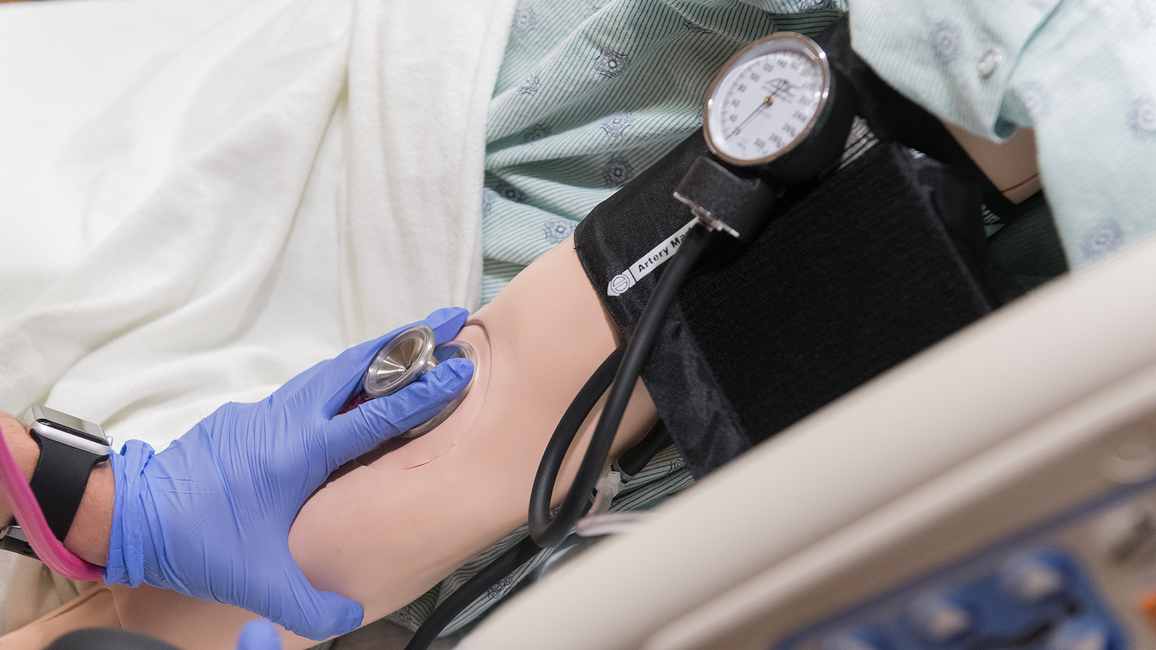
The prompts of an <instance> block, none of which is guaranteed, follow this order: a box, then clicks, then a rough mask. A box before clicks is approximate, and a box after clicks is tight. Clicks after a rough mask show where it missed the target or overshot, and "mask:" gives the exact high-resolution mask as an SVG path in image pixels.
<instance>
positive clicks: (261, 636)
mask: <svg viewBox="0 0 1156 650" xmlns="http://www.w3.org/2000/svg"><path fill="white" fill-rule="evenodd" d="M237 650H281V637H279V636H277V628H275V627H273V624H272V623H270V622H269V621H266V620H265V619H261V620H257V621H250V622H248V623H246V624H245V627H243V628H241V635H240V636H238V637H237Z"/></svg>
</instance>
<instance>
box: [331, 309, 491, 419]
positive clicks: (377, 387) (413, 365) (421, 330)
mask: <svg viewBox="0 0 1156 650" xmlns="http://www.w3.org/2000/svg"><path fill="white" fill-rule="evenodd" d="M450 359H469V360H470V361H471V362H472V363H474V364H475V365H476V364H477V362H478V355H477V353H476V352H475V351H474V348H473V346H471V345H470V344H469V343H466V342H465V341H449V342H447V343H442V344H441V345H437V341H436V337H435V336H434V331H433V330H432V329H430V328H429V327H427V326H425V325H411V326H409V327H407V328H405V329H403V330H402V331H400V332H398V333H397V335H396V336H394V337H393V338H391V339H390V340H389V341H387V342H386V343H385V345H382V346H381V347H380V348H378V350H377V354H375V355H374V356H373V361H371V362H370V363H369V368H367V369H366V371H365V377H364V378H363V379H362V382H361V390H360V391H358V392H357V393H356V394H354V395H353V396H352V397H351V398H350V399H349V401H348V402H346V404H345V407H344V408H342V409H341V412H343V413H344V412H345V411H348V410H351V409H353V408H355V407H356V406H357V405H358V404H361V403H363V402H366V401H369V400H371V399H377V398H378V397H386V396H389V395H393V394H394V393H396V392H397V391H399V390H401V389H402V388H405V387H406V386H408V385H410V384H412V383H413V382H415V381H417V380H419V379H421V377H422V375H424V374H425V373H427V372H429V371H430V370H433V369H434V368H435V367H436V366H437V365H438V364H439V363H444V362H446V361H449V360H450ZM473 383H474V379H473V377H472V376H471V377H470V380H469V382H467V383H466V385H465V387H463V388H462V389H461V390H459V391H458V393H457V395H455V396H454V399H453V401H452V402H450V403H449V404H448V405H446V407H445V408H443V409H442V410H441V411H438V413H437V414H436V415H434V416H433V417H432V418H430V419H429V420H426V421H425V422H422V423H421V424H419V425H417V426H415V427H413V428H412V429H410V430H408V431H406V432H405V433H402V434H401V435H399V436H398V438H403V439H412V438H417V437H420V436H423V435H425V434H427V433H429V432H430V431H433V430H434V428H436V427H437V426H438V425H439V424H441V423H442V422H444V421H445V419H446V418H448V417H449V416H450V414H451V413H453V412H454V410H456V409H457V408H458V406H459V405H460V404H461V403H462V400H464V399H465V398H466V394H467V393H469V392H470V387H471V386H473Z"/></svg>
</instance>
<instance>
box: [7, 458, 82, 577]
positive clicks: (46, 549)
mask: <svg viewBox="0 0 1156 650" xmlns="http://www.w3.org/2000/svg"><path fill="white" fill-rule="evenodd" d="M0 489H3V490H4V493H5V494H7V495H8V499H9V500H10V501H11V503H12V510H13V512H15V513H16V521H18V522H20V529H21V530H22V531H24V535H25V537H27V538H28V543H29V544H31V545H32V549H33V550H35V551H36V555H37V556H39V557H40V559H41V561H43V562H44V563H45V564H47V565H48V568H49V569H52V570H53V571H55V572H56V573H59V574H60V575H62V576H64V577H65V578H68V579H70V580H101V579H102V578H103V576H102V574H101V572H100V567H98V566H96V565H95V564H91V563H89V562H85V561H84V560H82V559H80V558H78V557H76V556H75V555H73V554H72V553H71V552H69V550H68V549H66V548H64V544H61V543H60V542H59V541H58V540H57V539H56V537H55V536H54V535H53V534H52V530H51V529H49V528H48V521H46V520H45V519H44V513H43V512H41V510H40V504H38V503H36V497H35V496H34V495H33V494H32V488H30V487H28V484H27V483H25V482H24V474H23V473H22V472H21V471H20V468H19V467H18V466H17V465H16V459H15V458H13V457H12V452H10V451H8V445H7V444H5V443H4V442H3V440H0Z"/></svg>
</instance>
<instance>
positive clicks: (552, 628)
mask: <svg viewBox="0 0 1156 650" xmlns="http://www.w3.org/2000/svg"><path fill="white" fill-rule="evenodd" d="M1154 278H1156V243H1148V244H1147V245H1144V246H1142V247H1140V248H1138V249H1136V250H1134V251H1131V252H1129V253H1126V254H1123V255H1121V256H1119V257H1117V258H1115V259H1113V260H1112V261H1110V262H1108V263H1106V264H1105V265H1103V266H1102V267H1100V268H1098V269H1096V270H1094V271H1092V272H1089V273H1086V274H1084V275H1079V276H1074V277H1067V278H1064V279H1060V280H1057V281H1055V282H1053V283H1052V284H1051V285H1049V286H1047V287H1044V288H1042V289H1040V290H1039V291H1038V292H1037V293H1035V294H1033V295H1031V296H1029V297H1026V298H1024V299H1022V300H1019V301H1017V302H1015V303H1013V304H1011V305H1009V306H1007V307H1005V308H1004V309H1002V310H1001V311H999V312H997V313H996V314H993V315H992V316H990V317H988V318H987V319H985V320H984V321H982V322H980V323H978V324H976V325H975V326H973V327H971V328H969V329H968V330H965V331H964V332H961V333H960V334H958V335H956V336H955V337H952V338H950V339H948V340H946V341H945V342H943V343H942V344H940V345H938V346H936V347H934V348H932V349H931V350H929V351H927V352H926V353H924V354H922V355H920V356H918V357H916V358H915V359H913V360H911V361H910V362H908V363H906V364H903V365H901V366H899V367H898V368H896V369H895V370H894V371H892V372H890V373H887V374H886V375H884V376H882V377H880V378H879V379H877V380H875V381H873V382H871V383H869V384H867V385H865V386H864V387H862V388H861V389H859V390H857V391H855V392H853V393H852V394H850V395H848V396H846V397H844V398H843V399H841V400H839V401H837V402H835V403H833V404H832V405H830V406H829V407H828V408H825V409H823V410H821V411H819V412H818V413H816V414H814V415H813V416H811V417H809V418H807V419H806V420H804V421H802V422H801V423H799V424H798V425H796V426H795V427H793V428H791V429H789V430H788V431H786V432H784V433H782V434H780V435H779V436H777V437H775V438H773V439H771V440H769V441H767V442H766V443H764V444H762V445H761V446H760V447H758V448H756V449H754V450H752V451H751V452H749V453H748V454H746V455H745V456H743V457H742V458H740V459H738V460H736V461H735V462H733V463H732V464H730V465H729V466H727V467H725V468H723V469H721V470H720V471H718V472H716V473H715V474H714V475H712V476H711V477H709V478H708V479H706V480H704V481H702V482H701V483H700V484H699V485H697V486H696V487H695V488H694V489H693V490H691V491H690V492H688V493H686V494H684V495H683V496H681V497H679V498H677V499H676V500H675V501H673V502H671V503H670V504H669V505H668V506H667V507H665V508H664V509H661V510H660V511H658V512H656V513H654V514H653V515H652V516H651V518H650V519H648V520H647V521H646V523H644V524H643V525H642V526H640V527H638V528H637V529H636V530H635V531H634V532H632V533H630V534H628V535H625V536H622V537H620V538H616V539H611V540H609V541H606V542H604V543H602V544H600V545H599V546H598V547H595V548H594V549H592V550H591V551H589V552H588V553H586V554H584V555H583V556H581V557H578V558H577V559H575V560H574V561H573V563H572V564H570V565H567V566H565V567H563V568H562V569H561V570H559V571H558V572H557V573H556V574H555V575H553V576H551V577H550V578H549V579H547V580H544V581H542V582H539V583H537V584H535V585H533V586H531V587H529V588H527V589H526V590H525V591H524V592H522V593H521V594H520V595H518V596H516V597H515V598H514V599H513V600H512V601H511V602H509V603H508V604H507V605H506V606H504V607H503V608H501V609H499V610H497V611H496V612H495V613H494V614H492V615H491V616H490V617H489V619H487V620H486V621H484V622H483V623H482V624H481V625H480V626H479V627H478V628H477V629H476V630H475V631H474V632H473V633H472V634H471V635H470V636H468V637H467V638H466V639H465V640H463V642H462V643H461V644H460V647H461V648H463V649H468V650H485V649H489V648H510V647H546V646H548V647H551V648H558V649H561V650H565V649H567V648H591V647H597V648H607V649H614V648H647V649H649V650H692V649H700V648H734V649H743V648H760V649H771V650H917V649H918V650H924V649H926V650H933V649H935V650H938V649H942V650H964V649H967V650H979V649H990V650H996V649H1001V648H1023V649H1031V650H1036V649H1041V650H1042V649H1047V650H1076V649H1079V650H1127V649H1129V648H1153V647H1156V525H1154V524H1153V522H1154V521H1156V337H1154V336H1153V335H1152V332H1153V331H1156V302H1154V301H1153V300H1152V299H1151V297H1152V296H1153V295H1156V280H1154Z"/></svg>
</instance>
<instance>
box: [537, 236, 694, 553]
mask: <svg viewBox="0 0 1156 650" xmlns="http://www.w3.org/2000/svg"><path fill="white" fill-rule="evenodd" d="M709 242H710V232H709V231H708V230H706V229H705V228H702V227H701V226H698V225H695V226H694V227H693V228H691V229H690V230H689V231H688V232H687V234H686V237H685V238H684V239H683V241H682V244H680V245H679V247H678V252H677V253H675V254H674V255H673V256H672V257H671V258H670V261H669V262H667V263H666V269H665V271H663V273H662V277H661V278H660V279H659V281H658V284H657V285H656V286H655V289H654V294H653V295H652V296H651V297H650V301H649V302H647V304H646V308H645V309H643V310H642V315H641V316H640V317H639V319H638V323H637V324H636V325H635V328H634V335H633V336H632V337H631V339H630V342H629V343H627V344H626V351H625V352H624V353H623V356H622V362H621V364H619V366H618V372H617V373H616V374H615V375H614V383H613V384H612V385H611V387H610V393H609V396H608V397H607V398H606V405H605V406H604V407H603V409H602V416H601V417H600V418H599V419H598V425H597V426H596V427H595V428H594V434H593V435H592V436H591V439H590V446H589V447H588V448H587V449H586V455H585V456H584V457H583V458H582V463H581V464H580V465H579V466H578V474H577V475H576V476H575V477H574V483H573V485H572V486H571V487H570V490H569V492H567V493H566V498H565V499H564V500H563V501H562V504H561V506H560V507H559V509H558V511H557V512H556V513H555V514H554V517H553V519H551V518H550V496H551V494H552V493H553V492H554V481H555V479H556V478H557V475H558V467H560V466H561V462H562V461H561V458H562V457H564V456H565V448H563V449H562V450H561V451H560V452H559V451H557V450H552V449H549V448H548V450H547V453H548V454H550V458H549V459H548V458H547V457H546V456H545V455H544V456H543V458H542V464H541V465H539V467H538V474H537V475H536V476H535V477H534V486H533V489H532V491H531V493H530V537H531V538H532V539H533V540H534V541H535V542H536V543H537V544H538V545H539V546H541V547H542V548H550V547H552V546H557V545H558V544H560V543H561V542H562V540H564V539H565V538H566V536H567V535H569V534H570V529H571V528H573V527H574V524H575V523H576V522H577V521H578V520H579V519H580V518H581V517H582V515H583V514H584V513H585V512H586V509H587V508H588V507H589V505H590V493H591V492H592V491H593V490H594V486H595V485H596V484H597V483H598V477H599V476H600V475H601V474H602V468H603V466H604V465H605V464H606V457H607V456H608V455H609V454H610V447H611V445H612V444H613V443H614V436H615V434H616V433H618V425H619V423H621V422H622V415H623V414H624V413H625V412H626V406H627V404H628V403H629V402H630V395H631V393H632V392H633V391H634V384H635V382H637V381H638V377H639V375H641V374H642V369H643V367H644V366H645V365H646V360H647V359H648V358H649V357H650V351H651V349H652V348H653V347H654V341H655V338H656V337H657V335H658V332H659V330H660V329H661V328H662V323H663V321H664V320H665V318H666V311H667V309H669V308H670V305H671V303H673V302H674V300H675V297H676V296H677V295H678V289H679V287H680V286H681V285H682V281H683V280H684V279H686V276H687V275H688V274H689V273H690V270H691V268H693V267H694V265H695V263H696V262H697V261H698V259H699V257H701V256H702V253H703V251H704V250H705V249H706V246H707V244H708V243H709ZM603 365H606V364H605V363H604V364H603ZM599 370H601V368H599ZM591 380H593V377H591ZM589 385H590V382H587V386H589ZM585 389H586V387H585V386H584V387H583V390H585ZM577 401H578V399H577V398H575V402H577ZM594 402H597V400H594ZM591 407H593V404H591ZM579 412H580V414H579ZM589 412H590V410H589V409H585V410H581V409H575V404H573V403H572V404H571V408H569V409H567V411H566V415H565V416H563V420H566V419H567V416H571V415H572V413H573V417H572V418H570V419H571V420H577V423H576V424H574V425H573V426H574V431H577V427H578V426H581V424H582V421H583V420H584V419H585V417H586V414H588V413H589ZM561 426H562V424H561V423H559V429H561ZM557 433H558V430H555V434H557ZM572 437H573V434H572V433H571V434H570V438H572ZM570 438H568V439H567V440H569V439H570ZM551 442H553V439H551ZM566 447H569V442H567V444H566ZM559 453H560V454H561V456H558V454H559ZM547 460H549V461H551V462H547ZM555 461H556V462H555Z"/></svg>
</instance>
